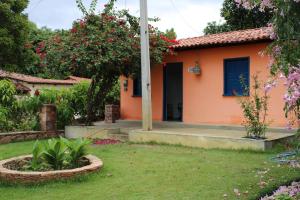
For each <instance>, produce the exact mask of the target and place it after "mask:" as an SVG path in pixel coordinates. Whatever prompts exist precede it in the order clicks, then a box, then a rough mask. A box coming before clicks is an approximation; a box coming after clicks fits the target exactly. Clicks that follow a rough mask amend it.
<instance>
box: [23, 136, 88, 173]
mask: <svg viewBox="0 0 300 200" xmlns="http://www.w3.org/2000/svg"><path fill="white" fill-rule="evenodd" d="M89 144H90V141H89V140H88V139H76V140H68V139H65V138H62V137H60V138H59V139H49V140H47V141H46V142H42V143H41V142H39V141H36V142H35V143H34V145H33V150H32V159H31V160H30V161H28V163H27V165H26V166H25V168H24V169H25V170H31V171H45V170H61V169H70V168H78V167H81V165H82V158H83V157H84V156H86V155H87V146H88V145H89Z"/></svg>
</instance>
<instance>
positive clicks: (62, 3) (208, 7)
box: [25, 0, 223, 38]
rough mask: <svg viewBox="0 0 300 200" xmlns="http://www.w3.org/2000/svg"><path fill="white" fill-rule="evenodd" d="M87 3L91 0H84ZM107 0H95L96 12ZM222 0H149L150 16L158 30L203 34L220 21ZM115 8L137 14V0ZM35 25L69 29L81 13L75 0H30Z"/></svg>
mask: <svg viewBox="0 0 300 200" xmlns="http://www.w3.org/2000/svg"><path fill="white" fill-rule="evenodd" d="M83 2H84V4H85V5H86V7H89V3H90V2H91V0H83ZM106 2H107V0H98V5H97V9H96V12H99V11H100V10H101V9H103V7H104V4H105V3H106ZM222 2H223V0H148V8H149V11H148V12H149V17H158V18H160V21H159V22H157V23H155V24H154V25H155V26H156V27H158V28H159V29H160V30H161V31H165V30H166V29H170V28H175V31H176V33H177V35H178V38H187V37H195V36H200V35H202V34H203V33H202V31H203V29H204V28H205V27H206V25H207V23H208V22H211V21H217V22H220V21H223V19H222V18H221V16H220V9H221V7H222ZM116 7H117V8H118V9H124V8H126V9H129V10H130V12H131V13H132V14H133V15H136V16H138V15H139V0H118V1H117V4H116ZM25 13H27V14H28V16H29V19H30V20H31V21H33V22H35V23H36V24H37V25H38V27H43V26H46V27H48V28H52V29H69V28H70V27H71V26H72V22H73V21H74V20H76V19H80V18H81V17H82V13H81V11H80V10H79V9H78V8H77V6H76V1H75V0H30V3H29V6H28V8H27V9H26V10H25Z"/></svg>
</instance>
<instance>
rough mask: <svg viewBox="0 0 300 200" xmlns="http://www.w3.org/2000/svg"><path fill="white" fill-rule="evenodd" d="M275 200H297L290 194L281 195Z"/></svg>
mask: <svg viewBox="0 0 300 200" xmlns="http://www.w3.org/2000/svg"><path fill="white" fill-rule="evenodd" d="M275 200H295V199H294V198H292V197H290V196H289V195H288V194H281V195H279V196H276V197H275Z"/></svg>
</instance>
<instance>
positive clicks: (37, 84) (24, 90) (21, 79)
mask: <svg viewBox="0 0 300 200" xmlns="http://www.w3.org/2000/svg"><path fill="white" fill-rule="evenodd" d="M0 79H9V80H11V81H12V82H13V83H14V84H15V86H16V89H17V92H18V93H19V94H30V95H34V93H35V92H36V91H38V90H41V89H43V88H46V89H47V88H48V89H51V88H56V89H62V88H68V87H71V86H73V85H75V84H77V83H80V82H81V81H90V79H86V78H81V77H76V76H69V77H68V78H67V79H65V80H55V79H44V78H39V77H34V76H29V75H24V74H19V73H14V72H7V71H4V70H0Z"/></svg>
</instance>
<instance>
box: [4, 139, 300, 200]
mask: <svg viewBox="0 0 300 200" xmlns="http://www.w3.org/2000/svg"><path fill="white" fill-rule="evenodd" d="M33 143H34V142H33V141H29V142H18V143H11V144H4V145H0V152H1V154H0V159H1V160H2V159H6V158H9V157H14V156H18V155H24V154H28V152H30V151H31V149H32V145H33ZM88 149H89V153H91V154H93V155H95V156H97V157H99V158H101V160H103V161H104V168H103V169H102V170H103V171H101V172H100V173H98V174H95V175H92V177H90V178H89V179H88V180H87V181H84V183H82V182H81V181H80V182H78V181H77V180H76V181H75V182H74V181H67V182H63V183H62V182H55V183H50V184H46V185H43V186H40V185H39V186H32V187H24V186H18V187H14V186H13V187H12V186H5V185H3V184H1V188H2V190H1V199H7V200H10V199H22V200H33V199H41V195H42V198H43V200H53V199H66V198H68V199H72V200H81V199H112V198H113V199H157V200H165V199H174V200H178V199H201V200H212V199H213V200H214V199H216V200H222V199H228V200H237V199H243V200H246V199H247V200H254V199H255V200H258V199H261V197H264V196H266V195H267V194H271V193H273V191H274V189H276V188H278V187H279V186H281V185H289V184H290V183H291V182H292V181H294V180H298V179H299V178H300V174H299V169H290V168H288V167H287V166H284V165H280V166H277V165H275V164H274V163H272V162H270V158H271V157H273V156H274V152H273V151H272V152H254V151H237V150H223V149H202V148H188V147H178V146H165V145H146V144H145V145H133V144H127V143H124V144H119V145H105V146H101V147H98V146H90V147H88ZM270 165H271V166H274V167H270ZM268 169H269V170H268ZM265 171H267V173H266V174H263V176H261V175H262V172H265ZM174 176H175V177H174ZM170 180H171V181H170ZM260 180H261V181H264V182H267V183H268V184H267V185H265V187H264V188H261V186H260V184H259V183H260ZM159 181H161V182H160V183H161V184H157V183H158V182H159ZM145 182H147V184H148V185H150V186H151V192H142V194H141V191H145ZM225 182H226V184H224V183H225ZM116 186H120V187H116ZM179 186H180V192H178V188H179ZM216 186H218V187H216ZM124 187H125V188H124ZM213 188H214V189H213ZM234 188H237V189H239V191H240V192H241V196H236V194H235V193H234V191H233V190H234ZM70 190H71V191H72V192H70ZM112 190H113V193H112ZM200 190H201V192H199V191H200ZM87 191H88V194H89V195H90V196H88V195H87ZM246 191H248V192H246ZM244 192H245V194H243V193H244ZM224 194H227V197H226V198H224ZM112 196H113V197H112ZM12 197H13V198H12ZM296 199H299V197H298V198H296Z"/></svg>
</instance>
